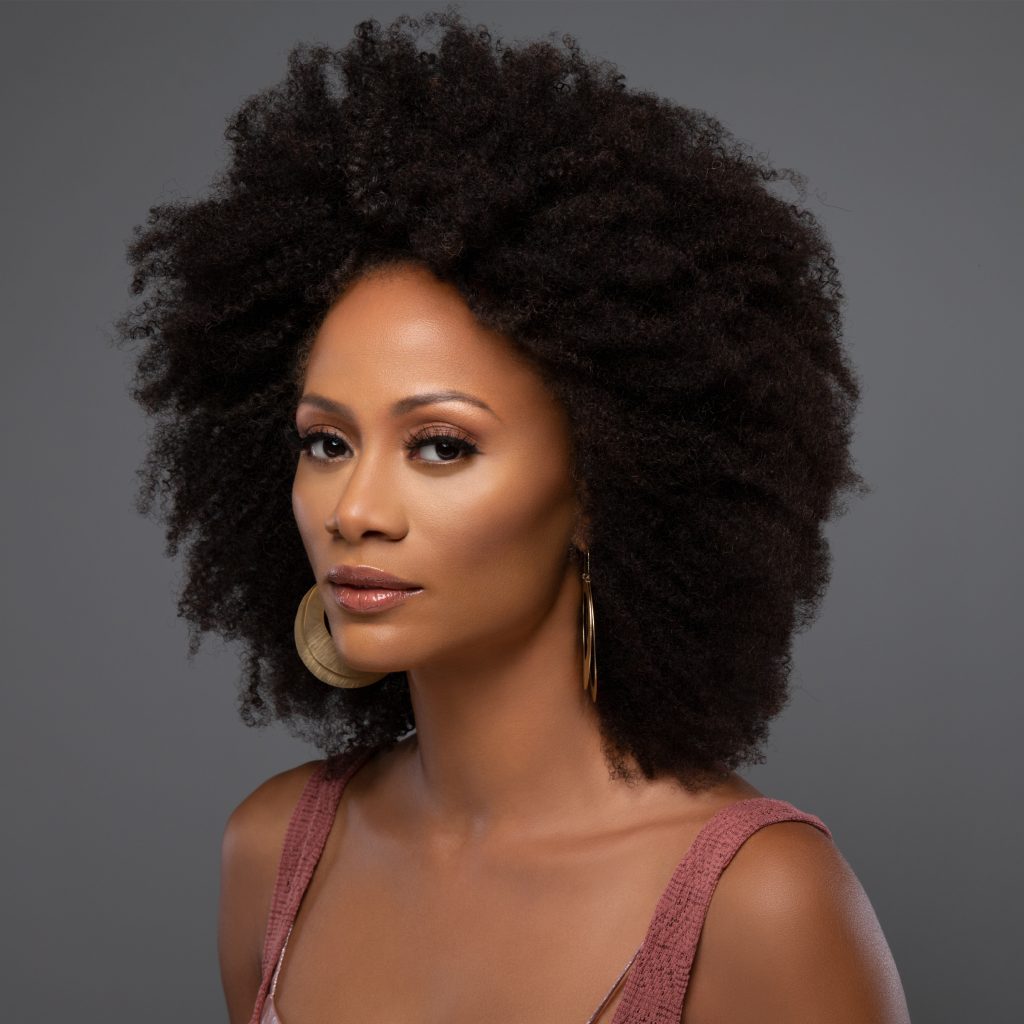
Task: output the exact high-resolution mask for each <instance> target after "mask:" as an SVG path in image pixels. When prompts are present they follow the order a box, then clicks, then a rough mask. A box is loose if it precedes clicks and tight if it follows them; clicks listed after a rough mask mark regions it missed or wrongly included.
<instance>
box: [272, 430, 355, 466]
mask: <svg viewBox="0 0 1024 1024" xmlns="http://www.w3.org/2000/svg"><path fill="white" fill-rule="evenodd" d="M284 433H285V438H286V439H287V441H288V445H289V447H290V448H291V449H292V450H293V451H296V452H298V453H299V454H300V455H305V456H306V457H307V458H310V459H312V460H313V461H314V462H323V463H327V462H337V461H339V460H338V458H336V457H335V456H337V455H338V454H339V453H340V451H341V449H343V448H347V447H348V445H347V444H346V443H345V439H344V438H343V437H341V435H340V434H333V433H328V432H327V431H326V430H310V431H307V432H306V433H305V434H300V433H299V430H298V428H297V427H296V426H295V424H294V423H289V424H288V426H287V427H285V431H284ZM321 444H322V445H323V449H322V451H323V452H326V453H332V454H321V453H320V452H317V451H315V450H314V449H315V448H316V446H318V445H321Z"/></svg>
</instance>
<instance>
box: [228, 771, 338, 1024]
mask: <svg viewBox="0 0 1024 1024" xmlns="http://www.w3.org/2000/svg"><path fill="white" fill-rule="evenodd" d="M322 763H323V762H322V760H313V761H306V762H304V763H303V764H300V765H297V766H296V767H294V768H289V769H287V770H286V771H283V772H278V773H277V774H276V775H272V776H271V777H270V778H268V779H267V780H266V781H264V782H262V783H260V785H259V786H257V787H256V788H255V789H254V790H253V791H252V792H251V793H249V794H248V795H247V796H246V797H245V798H244V799H242V800H241V801H240V802H239V803H238V804H237V806H235V807H234V809H233V810H232V811H231V813H230V814H229V815H228V819H227V822H226V823H225V826H224V833H223V837H222V839H221V859H220V903H219V910H218V923H217V947H218V954H219V959H220V969H221V979H222V983H223V986H224V992H225V996H226V998H227V1002H228V1009H229V1014H230V1019H231V1020H232V1021H235V1020H247V1019H248V1015H247V1011H251V1009H252V1003H253V1001H254V1000H255V998H256V992H257V990H258V989H259V984H260V979H261V976H262V958H263V937H264V933H265V931H266V926H267V916H268V914H269V912H270V899H271V895H272V893H273V889H274V881H275V879H276V877H277V868H278V862H279V861H280V858H281V850H282V847H283V846H284V837H285V833H286V831H287V829H288V822H289V819H290V818H291V815H292V812H293V811H294V810H295V806H296V804H297V803H298V801H299V797H300V796H301V794H302V790H303V787H304V786H305V785H306V782H307V781H308V780H309V777H310V775H312V773H313V771H314V770H315V769H316V767H317V766H318V765H320V764H322Z"/></svg>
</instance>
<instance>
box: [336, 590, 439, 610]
mask: <svg viewBox="0 0 1024 1024" xmlns="http://www.w3.org/2000/svg"><path fill="white" fill-rule="evenodd" d="M331 593H333V594H334V600H335V601H336V602H337V604H338V605H339V606H340V607H342V608H344V609H345V610H346V611H349V612H358V613H360V614H364V615H365V614H372V613H374V612H382V611H385V610H386V609H388V608H394V607H395V606H396V605H399V604H404V603H405V602H406V601H408V600H409V599H410V598H412V597H414V596H415V595H416V594H422V593H423V590H422V588H420V589H417V590H383V589H378V588H365V587H364V588H359V587H346V586H338V585H337V584H334V583H332V584H331Z"/></svg>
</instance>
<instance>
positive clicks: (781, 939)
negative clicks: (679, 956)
mask: <svg viewBox="0 0 1024 1024" xmlns="http://www.w3.org/2000/svg"><path fill="white" fill-rule="evenodd" d="M737 979H743V983H742V984H737ZM691 988H692V991H691V992H690V993H688V996H687V1004H688V1005H689V1004H690V1003H691V999H692V1002H693V1004H694V1005H695V1007H696V1004H697V1003H698V1002H699V1003H700V1004H701V1005H702V1006H705V1007H707V1009H708V1010H709V1013H708V1016H710V1015H711V1014H710V1011H713V1013H714V1015H715V1016H716V1017H717V1018H720V1019H728V1020H730V1021H731V1022H733V1024H744V1022H746V1021H750V1022H754V1021H758V1022H763V1021H765V1020H771V1021H773V1022H778V1024H811V1022H816V1024H820V1022H821V1021H826V1020H827V1021H829V1022H830V1024H864V1022H865V1021H869V1020H870V1021H872V1022H876V1024H908V1022H909V1020H910V1018H909V1015H908V1012H907V1005H906V1001H905V997H904V994H903V988H902V985H901V983H900V979H899V974H898V973H897V970H896V965H895V963H894V961H893V958H892V954H891V953H890V951H889V948H888V945H887V943H886V940H885V936H884V935H883V933H882V929H881V926H880V925H879V922H878V919H877V917H876V915H875V912H874V909H873V907H872V906H871V902H870V900H869V899H868V896H867V894H866V892H865V891H864V888H863V886H862V885H861V883H860V881H859V880H858V878H857V876H856V874H855V873H854V871H853V869H852V868H851V867H850V865H849V864H848V863H847V861H846V859H845V858H844V857H843V855H842V853H841V852H840V850H839V848H838V847H837V846H836V844H835V843H834V842H833V840H832V839H830V838H829V837H828V836H827V835H826V834H825V833H824V832H822V831H821V830H820V829H819V828H817V827H816V826H814V825H811V824H810V823H808V822H802V821H792V820H791V821H779V822H775V823H773V824H770V825H765V826H763V827H761V828H759V829H758V830H757V831H755V832H754V833H753V834H752V835H750V836H749V837H748V838H747V840H746V841H745V842H744V843H743V844H742V845H741V846H740V848H739V850H738V851H737V853H736V855H735V856H734V857H733V859H732V860H731V861H730V863H729V864H728V866H727V867H726V869H725V870H724V871H723V872H722V874H721V877H720V878H719V880H718V884H717V886H716V888H715V891H714V893H713V895H712V898H711V902H710V904H709V906H708V912H707V916H706V918H705V921H704V927H703V930H702V932H701V937H700V941H699V943H698V946H697V953H696V956H695V959H694V963H693V979H692V986H691ZM683 1019H684V1021H685V1022H686V1024H695V1022H699V1021H700V1019H701V1015H700V1014H698V1013H695V1014H694V1015H692V1016H690V1015H686V1014H684V1018H683Z"/></svg>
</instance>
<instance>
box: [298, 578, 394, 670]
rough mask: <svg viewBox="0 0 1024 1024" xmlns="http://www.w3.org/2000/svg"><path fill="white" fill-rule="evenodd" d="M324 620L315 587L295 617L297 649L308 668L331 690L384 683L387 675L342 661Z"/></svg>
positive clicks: (322, 609)
mask: <svg viewBox="0 0 1024 1024" xmlns="http://www.w3.org/2000/svg"><path fill="white" fill-rule="evenodd" d="M325 616H326V611H325V609H324V603H323V599H322V598H321V597H320V588H319V587H318V586H317V585H316V584H315V583H314V584H313V586H312V587H310V588H309V590H308V591H307V592H306V595H305V596H304V597H303V599H302V600H301V601H300V602H299V610H298V612H297V613H296V615H295V648H296V650H297V651H298V652H299V657H300V658H301V659H302V663H303V664H304V665H305V666H306V668H308V669H309V671H310V672H312V673H313V675H315V676H316V677H317V679H320V680H322V681H323V682H325V683H327V684H328V685H329V686H340V687H342V688H343V689H346V690H351V689H356V688H357V687H360V686H370V685H372V684H373V683H376V682H378V681H380V680H381V679H383V678H384V676H386V675H387V674H388V673H387V672H362V671H360V670H359V669H355V668H352V667H351V665H347V664H346V663H345V662H344V661H342V659H341V656H340V655H339V654H338V650H337V648H336V647H335V646H334V640H332V639H331V634H330V633H329V632H328V631H327V620H326V617H325Z"/></svg>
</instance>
